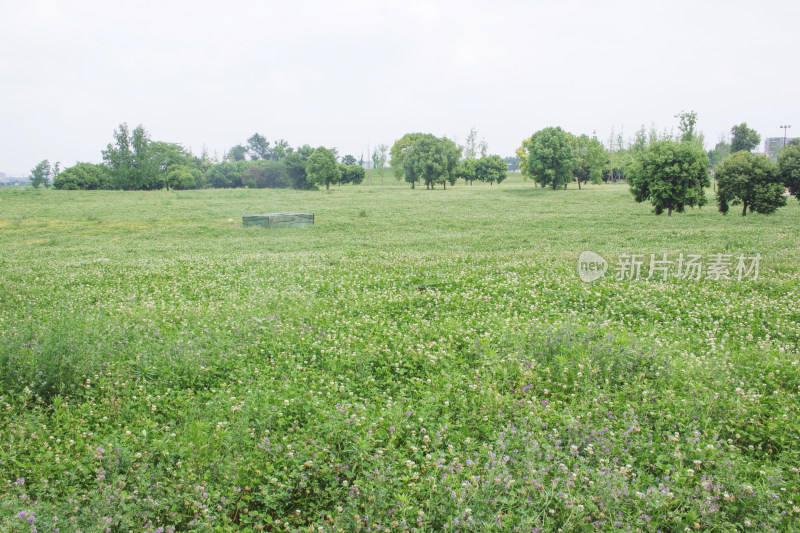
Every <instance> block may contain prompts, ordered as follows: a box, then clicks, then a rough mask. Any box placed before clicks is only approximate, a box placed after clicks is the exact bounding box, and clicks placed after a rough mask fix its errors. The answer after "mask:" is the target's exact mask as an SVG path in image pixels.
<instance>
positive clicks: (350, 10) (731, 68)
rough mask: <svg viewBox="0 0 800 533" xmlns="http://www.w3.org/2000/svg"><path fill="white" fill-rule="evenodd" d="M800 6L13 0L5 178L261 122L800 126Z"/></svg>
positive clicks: (247, 130) (226, 139) (228, 140)
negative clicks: (123, 143)
mask: <svg viewBox="0 0 800 533" xmlns="http://www.w3.org/2000/svg"><path fill="white" fill-rule="evenodd" d="M798 21H800V2H797V1H796V0H773V1H771V2H765V3H760V2H758V3H757V2H745V1H739V0H725V1H721V0H720V1H718V0H670V1H650V0H636V1H626V0H608V1H603V0H597V1H591V0H576V1H570V0H558V1H549V0H528V1H521V0H495V1H493V2H469V1H464V0H461V1H452V2H451V1H427V0H406V1H395V0H388V1H381V0H337V1H336V2H321V1H295V2H286V1H284V2H272V1H261V2H255V1H253V2H248V1H241V0H228V1H226V2H221V1H206V0H192V1H183V0H177V1H170V0H159V1H150V0H141V1H138V2H124V3H122V2H108V1H107V0H104V1H88V0H61V1H55V0H52V1H45V0H0V172H5V173H6V174H8V175H10V176H23V175H24V176H27V175H29V173H30V170H31V169H32V168H33V167H34V166H35V165H36V164H37V163H38V162H39V161H41V160H43V159H48V160H50V161H51V162H55V161H60V162H61V166H62V168H64V167H68V166H71V165H73V164H75V163H76V162H78V161H87V162H101V161H102V150H103V149H104V148H105V147H106V145H107V144H108V143H110V142H112V140H113V138H112V137H113V133H114V129H115V128H117V127H118V125H119V124H121V123H123V122H126V123H127V124H128V125H129V126H130V127H131V128H133V127H134V126H136V125H138V124H142V125H143V126H144V127H145V129H146V130H147V131H148V132H149V133H150V136H151V138H152V139H153V140H159V141H167V142H175V143H180V144H182V145H183V146H185V147H187V148H190V149H191V150H192V151H193V152H194V153H196V154H200V152H201V150H202V149H203V147H206V148H207V150H208V151H209V154H211V155H213V154H214V153H216V154H217V155H218V156H219V157H220V158H221V157H223V156H224V154H225V152H226V151H227V150H228V149H230V148H231V147H232V146H234V145H236V144H240V143H241V144H244V143H245V141H246V139H247V138H248V137H250V136H251V135H252V134H253V133H254V132H259V133H261V134H262V135H264V136H266V137H267V138H268V139H269V140H276V139H285V140H287V141H288V142H289V144H290V145H292V146H299V145H302V144H310V145H312V146H320V145H323V146H327V147H335V148H337V149H338V151H339V154H340V155H344V154H353V155H355V156H356V158H359V157H360V156H361V155H362V154H363V155H364V157H365V158H367V154H368V148H369V149H371V148H374V147H375V146H376V145H378V144H386V145H389V146H391V144H392V143H393V142H394V141H395V140H396V139H398V138H400V137H402V136H403V135H404V134H405V133H409V132H425V133H433V134H436V135H440V136H441V135H446V136H448V137H449V138H451V139H454V140H456V141H457V142H463V141H464V140H465V138H466V136H467V134H468V133H469V131H470V129H471V128H475V129H476V130H477V131H478V138H479V139H480V138H484V139H485V140H486V142H487V143H488V146H489V152H490V153H497V154H500V155H502V156H506V155H513V154H514V150H515V149H516V148H517V147H518V146H519V145H520V144H521V141H522V139H524V138H526V137H529V136H531V135H532V134H533V133H535V132H536V131H538V130H540V129H542V128H545V127H548V126H561V127H562V128H563V129H565V130H567V131H570V132H572V133H574V134H582V133H585V134H588V135H592V134H593V133H596V135H597V136H598V138H600V140H602V141H604V142H605V143H606V144H608V138H609V136H610V134H611V133H612V129H613V131H614V133H615V134H618V133H620V131H622V133H623V136H624V137H625V138H629V137H631V136H632V135H633V134H634V132H635V131H636V130H638V129H639V128H640V127H641V126H642V125H644V126H645V127H646V128H650V127H651V126H655V127H656V128H657V129H658V130H664V129H665V128H666V129H667V130H669V129H671V128H676V126H677V119H676V118H675V115H677V114H679V113H680V112H681V111H695V112H696V113H697V116H698V124H697V125H698V128H699V130H700V131H702V132H703V133H704V134H705V138H706V144H707V147H709V148H711V147H713V145H714V144H716V142H717V141H719V139H720V137H721V136H723V135H728V134H729V132H730V128H731V126H733V125H734V124H739V123H741V122H746V123H747V124H748V125H749V126H750V127H751V128H754V129H756V130H757V131H758V132H759V133H760V134H761V136H762V139H763V138H764V137H779V136H782V135H783V130H782V129H781V128H780V126H781V125H785V124H794V128H793V129H790V130H789V136H790V137H792V136H800V116H798V114H800V90H799V89H800V69H798V68H797V57H798V56H797V54H798V51H800V31H798V30H797V22H798Z"/></svg>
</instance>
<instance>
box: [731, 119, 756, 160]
mask: <svg viewBox="0 0 800 533" xmlns="http://www.w3.org/2000/svg"><path fill="white" fill-rule="evenodd" d="M731 136H732V138H731V153H736V152H740V151H742V150H746V151H748V152H752V151H753V150H754V149H755V147H756V146H758V143H760V142H761V136H760V135H759V134H758V132H756V130H753V129H750V128H748V127H747V122H742V123H741V124H739V125H738V126H734V127H732V128H731Z"/></svg>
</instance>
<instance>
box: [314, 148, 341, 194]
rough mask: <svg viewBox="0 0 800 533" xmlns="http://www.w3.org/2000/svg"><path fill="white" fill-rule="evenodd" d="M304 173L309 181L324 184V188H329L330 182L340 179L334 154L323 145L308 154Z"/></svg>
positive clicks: (336, 181) (337, 181)
mask: <svg viewBox="0 0 800 533" xmlns="http://www.w3.org/2000/svg"><path fill="white" fill-rule="evenodd" d="M306 174H307V175H308V180H309V181H310V182H311V183H314V184H315V185H325V189H326V190H327V189H330V188H331V184H332V183H333V184H335V183H339V180H340V179H342V172H341V171H340V170H339V164H338V163H337V162H336V155H334V153H333V152H332V151H331V150H328V149H327V148H325V147H323V146H320V147H319V148H317V149H316V150H314V153H313V154H311V155H310V156H309V158H308V161H306Z"/></svg>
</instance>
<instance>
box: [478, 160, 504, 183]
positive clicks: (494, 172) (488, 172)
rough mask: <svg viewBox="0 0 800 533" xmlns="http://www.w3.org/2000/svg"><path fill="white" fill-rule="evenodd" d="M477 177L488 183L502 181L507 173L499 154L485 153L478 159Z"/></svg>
mask: <svg viewBox="0 0 800 533" xmlns="http://www.w3.org/2000/svg"><path fill="white" fill-rule="evenodd" d="M477 174H478V179H479V180H480V181H482V182H484V183H488V184H489V185H493V184H495V183H502V182H503V180H505V179H506V176H507V175H508V166H507V165H506V162H505V161H503V159H502V158H501V157H500V156H499V155H487V156H483V157H481V158H480V159H479V160H478V165H477Z"/></svg>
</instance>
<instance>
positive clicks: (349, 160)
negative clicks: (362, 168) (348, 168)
mask: <svg viewBox="0 0 800 533" xmlns="http://www.w3.org/2000/svg"><path fill="white" fill-rule="evenodd" d="M342 164H343V165H357V164H358V160H357V159H356V158H355V157H353V156H352V155H350V154H347V155H346V156H344V157H343V158H342Z"/></svg>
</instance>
